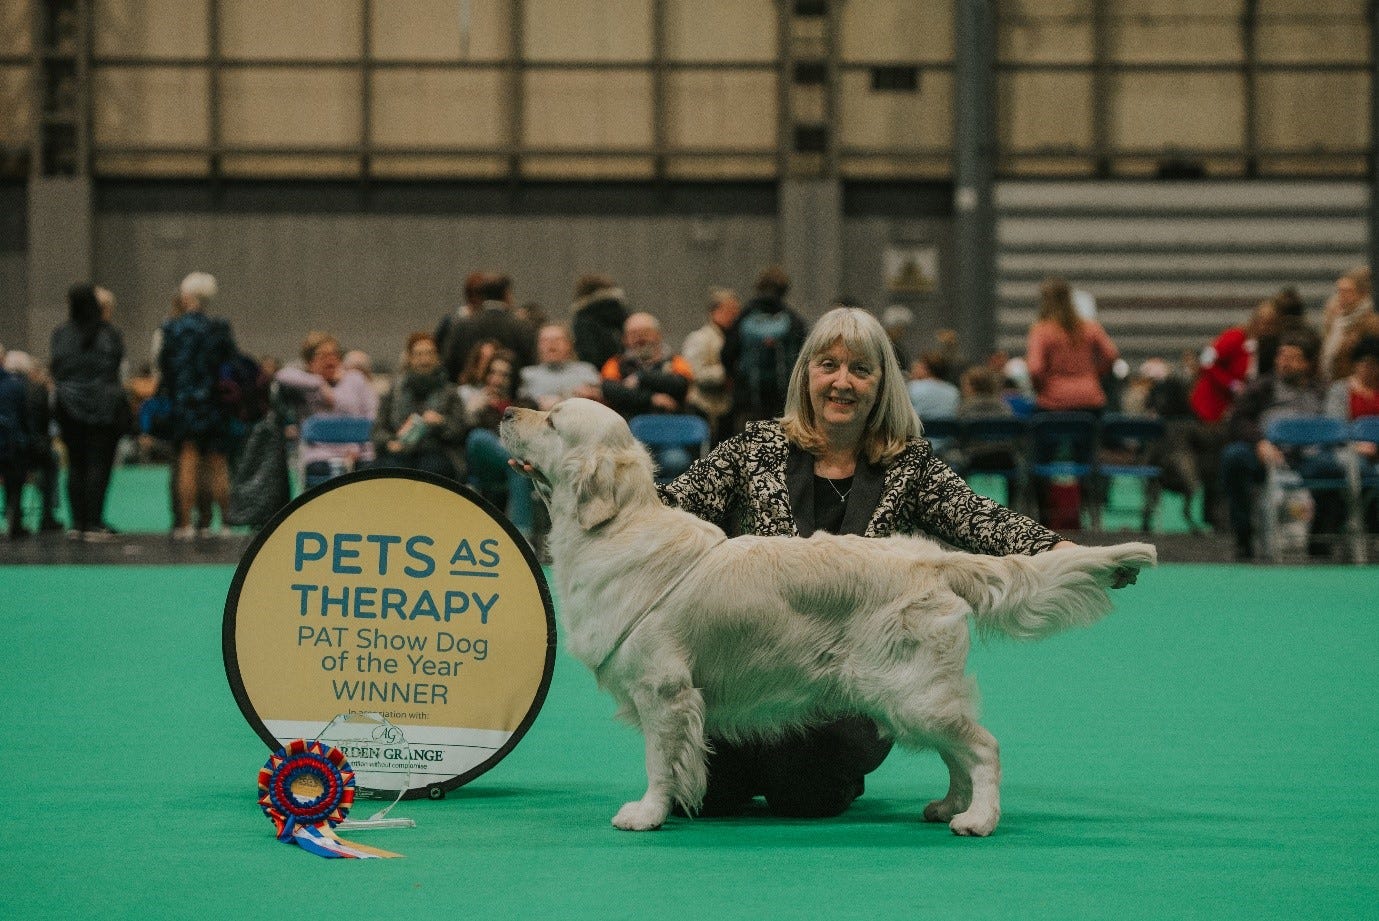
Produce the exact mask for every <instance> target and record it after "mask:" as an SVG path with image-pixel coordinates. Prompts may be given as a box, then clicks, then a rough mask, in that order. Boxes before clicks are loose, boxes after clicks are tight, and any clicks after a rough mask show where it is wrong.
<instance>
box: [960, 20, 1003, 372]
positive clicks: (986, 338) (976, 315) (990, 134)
mask: <svg viewBox="0 0 1379 921" xmlns="http://www.w3.org/2000/svg"><path fill="white" fill-rule="evenodd" d="M955 13H956V16H955V23H954V31H955V38H956V42H955V44H956V53H957V59H956V62H955V68H954V71H955V73H954V77H955V79H954V84H955V85H954V96H955V98H954V103H955V105H954V108H955V112H956V115H955V119H954V121H955V124H954V130H953V148H954V149H953V155H954V163H953V178H954V182H953V186H954V188H953V206H954V207H953V211H954V217H955V221H954V224H955V232H956V239H955V244H956V245H955V247H954V249H955V253H956V257H957V271H956V272H955V277H956V280H957V327H958V333H959V335H960V336H961V338H962V343H963V347H964V349H965V351H966V352H967V354H968V355H970V356H972V357H974V358H975V357H978V356H981V355H984V354H986V353H988V352H990V351H991V350H992V349H994V348H995V347H996V308H997V303H996V297H997V291H996V212H995V205H994V202H993V200H992V199H993V196H994V191H995V176H996V104H995V96H996V77H995V61H996V28H995V10H994V4H993V2H992V0H957V2H956V10H955Z"/></svg>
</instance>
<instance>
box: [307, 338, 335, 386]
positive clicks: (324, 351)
mask: <svg viewBox="0 0 1379 921" xmlns="http://www.w3.org/2000/svg"><path fill="white" fill-rule="evenodd" d="M306 369H307V370H308V371H310V372H311V373H312V374H316V375H319V376H320V377H324V378H325V379H326V380H328V381H331V382H334V381H335V380H337V379H339V377H340V346H338V345H336V344H335V343H334V342H322V343H321V344H320V345H318V346H317V347H316V351H314V352H312V353H311V361H310V362H308V363H307V366H306Z"/></svg>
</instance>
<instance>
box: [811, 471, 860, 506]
mask: <svg viewBox="0 0 1379 921" xmlns="http://www.w3.org/2000/svg"><path fill="white" fill-rule="evenodd" d="M819 479H821V480H823V481H824V482H825V483H827V484H828V487H829V489H832V490H833V492H834V494H835V495H837V497H838V499H839V500H840V501H842V502H847V500H848V496H849V495H851V494H852V477H844V479H846V480H847V481H848V488H847V489H846V490H842V489H839V488H838V484H837V483H835V482H833V481H832V480H830V479H829V478H828V477H826V476H821V477H819Z"/></svg>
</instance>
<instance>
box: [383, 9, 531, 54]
mask: <svg viewBox="0 0 1379 921" xmlns="http://www.w3.org/2000/svg"><path fill="white" fill-rule="evenodd" d="M468 2H469V8H470V16H469V36H468V42H467V43H466V41H465V36H464V35H463V34H462V33H461V31H460V29H461V20H460V13H459V3H458V2H457V0H383V2H375V3H374V4H373V54H374V57H375V58H378V59H379V60H381V61H389V60H401V61H499V60H504V59H506V58H509V57H511V45H512V42H511V35H512V26H511V24H510V22H509V15H508V14H509V12H510V10H511V7H512V2H511V0H468Z"/></svg>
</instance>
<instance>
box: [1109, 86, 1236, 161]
mask: <svg viewBox="0 0 1379 921" xmlns="http://www.w3.org/2000/svg"><path fill="white" fill-rule="evenodd" d="M1111 84H1112V88H1113V89H1112V97H1111V98H1112V100H1113V102H1112V109H1113V112H1112V115H1111V126H1110V130H1111V136H1112V145H1113V146H1115V147H1119V148H1168V147H1174V146H1178V147H1239V146H1240V145H1241V144H1242V143H1243V141H1244V129H1245V115H1244V105H1243V104H1242V97H1243V93H1244V87H1243V83H1242V80H1241V77H1240V76H1239V75H1237V74H1214V73H1205V74H1204V73H1167V74H1150V73H1140V74H1133V75H1130V76H1123V77H1120V78H1116V79H1113V80H1112V81H1111Z"/></svg>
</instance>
